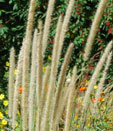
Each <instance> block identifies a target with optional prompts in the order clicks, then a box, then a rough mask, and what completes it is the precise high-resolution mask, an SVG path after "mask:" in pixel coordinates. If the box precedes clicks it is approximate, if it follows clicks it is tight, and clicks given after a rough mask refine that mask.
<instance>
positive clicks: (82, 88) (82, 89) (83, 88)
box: [79, 86, 87, 91]
mask: <svg viewBox="0 0 113 131" xmlns="http://www.w3.org/2000/svg"><path fill="white" fill-rule="evenodd" d="M86 89H87V87H85V86H84V87H81V88H79V90H80V91H85V90H86Z"/></svg>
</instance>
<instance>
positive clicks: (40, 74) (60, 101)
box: [9, 0, 113, 131]
mask: <svg viewBox="0 0 113 131" xmlns="http://www.w3.org/2000/svg"><path fill="white" fill-rule="evenodd" d="M74 2H75V1H74V0H70V1H69V5H68V8H67V11H66V14H65V17H64V19H63V17H62V15H60V16H59V19H58V22H57V27H56V34H55V37H54V47H53V53H52V59H51V64H49V65H48V66H47V68H46V70H45V71H44V70H43V67H44V64H43V63H44V51H45V49H46V45H47V40H48V33H49V26H50V21H51V14H52V11H53V8H54V1H53V0H50V1H49V5H48V10H47V17H46V19H45V24H44V26H43V22H42V21H41V20H40V21H39V23H38V27H37V28H36V29H35V31H34V35H32V32H33V23H34V14H35V13H34V11H35V0H31V3H30V8H29V15H28V22H27V28H26V35H25V37H24V39H23V43H22V47H21V50H20V54H19V57H18V64H17V74H16V78H15V84H13V83H14V76H13V73H11V72H13V71H14V65H15V62H14V49H12V50H11V57H10V61H11V64H10V76H9V104H10V105H9V117H10V120H11V121H10V127H11V130H13V131H14V130H16V129H17V128H18V129H20V130H22V131H28V130H29V131H57V130H59V129H61V128H63V129H64V130H65V131H69V130H82V129H85V128H86V125H87V123H88V122H89V119H88V118H89V116H90V117H92V118H94V116H96V115H97V114H100V115H99V116H98V119H104V118H101V115H103V114H104V113H105V112H104V111H101V109H102V107H103V106H104V107H109V108H110V109H111V103H112V101H111V99H112V96H113V93H112V92H111V93H110V90H109V88H110V89H111V88H112V87H113V86H112V85H109V86H108V87H107V88H105V86H104V81H105V77H106V73H107V70H108V68H109V65H110V61H111V58H112V52H111V49H112V44H113V41H110V42H109V43H108V46H107V47H106V49H105V51H104V52H103V55H102V57H101V58H100V60H99V61H98V64H97V66H96V67H95V71H94V73H93V75H92V77H91V79H90V80H89V83H87V84H86V83H85V81H84V83H83V78H84V77H85V76H84V71H85V70H86V69H85V70H83V69H84V68H86V63H87V64H88V62H87V60H88V59H89V58H90V53H91V48H92V45H93V41H94V38H95V36H96V30H97V29H98V26H99V23H100V20H101V18H102V14H103V11H104V8H105V5H106V3H107V0H101V2H100V4H99V7H98V9H97V13H96V15H95V18H94V22H93V24H92V27H91V31H90V34H89V37H88V41H87V45H86V48H85V54H84V58H83V60H84V63H85V64H83V69H81V74H80V73H79V74H78V69H77V66H76V65H75V66H74V68H73V71H72V73H70V74H69V73H68V72H67V70H68V65H69V62H70V57H71V54H72V51H73V48H74V44H73V43H69V47H68V49H67V52H66V54H65V58H64V62H63V64H62V67H61V70H60V73H59V74H58V64H59V59H60V55H61V52H62V47H63V42H64V37H65V33H66V29H67V26H68V23H69V20H70V17H71V12H72V10H73V5H74ZM98 18H99V19H98ZM43 27H44V28H43ZM32 39H33V40H32ZM31 44H32V45H31ZM30 47H32V50H30ZM30 51H31V58H30ZM109 52H110V53H109ZM104 66H105V67H104ZM103 67H104V68H105V69H104V71H103V77H102V78H101V79H100V80H99V78H98V75H99V73H100V72H101V70H102V69H103ZM67 74H69V76H70V77H69V78H68V79H66V75H67ZM57 76H58V79H57ZM99 81H100V83H99V85H98V86H97V87H98V90H97V92H96V91H95V90H93V89H94V87H95V85H96V84H97V82H99ZM80 83H83V84H82V85H81V84H80ZM81 86H84V87H81ZM20 87H21V88H20ZM13 88H14V89H13ZM106 89H108V90H106ZM12 90H14V93H13V91H12ZM85 90H86V93H85V94H84V93H79V91H85ZM101 92H104V94H105V96H106V97H105V100H104V101H103V98H101V99H100V97H101ZM19 93H20V95H19ZM95 94H96V95H95ZM93 97H94V98H95V97H96V98H95V101H96V102H95V101H94V100H93V102H94V103H95V104H93V103H92V101H91V99H93ZM79 99H81V100H79ZM108 99H109V100H110V102H109V103H106V101H107V100H108ZM98 100H99V102H100V101H101V104H100V103H99V102H98ZM98 106H99V108H100V109H99V110H98ZM18 109H19V116H18V114H17V112H18ZM94 109H95V110H97V111H95V112H94ZM11 110H12V112H13V113H11ZM107 110H108V109H107ZM99 111H101V113H100V112H99ZM73 115H75V116H76V115H77V117H78V119H76V120H75V117H73ZM61 120H62V121H61ZM74 120H75V121H74ZM72 121H74V125H73V123H72ZM17 122H18V123H19V126H18V127H16V123H17ZM91 122H92V123H91ZM96 122H97V121H96V120H95V119H92V121H90V125H91V124H92V128H95V126H98V125H96V124H97V123H96ZM95 123H96V124H95ZM111 124H112V123H111ZM61 125H62V126H61ZM77 125H79V126H80V128H79V126H77Z"/></svg>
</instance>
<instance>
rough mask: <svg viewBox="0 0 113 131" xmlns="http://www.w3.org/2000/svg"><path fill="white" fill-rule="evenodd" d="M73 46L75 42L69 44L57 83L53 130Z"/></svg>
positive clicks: (52, 120) (52, 117)
mask: <svg viewBox="0 0 113 131" xmlns="http://www.w3.org/2000/svg"><path fill="white" fill-rule="evenodd" d="M73 46H74V45H73V43H71V44H70V45H69V47H68V50H67V53H66V55H65V58H64V62H63V65H62V67H61V72H60V76H59V79H58V85H57V88H56V94H55V100H54V103H53V111H52V115H51V123H50V128H51V130H53V127H52V125H53V122H54V118H55V116H56V109H57V108H58V103H59V96H60V95H61V90H62V87H63V84H64V81H65V77H66V71H67V67H68V64H69V61H70V56H71V53H72V49H73Z"/></svg>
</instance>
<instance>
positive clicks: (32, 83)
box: [28, 29, 37, 131]
mask: <svg viewBox="0 0 113 131" xmlns="http://www.w3.org/2000/svg"><path fill="white" fill-rule="evenodd" d="M36 47H37V29H35V32H34V38H33V47H32V64H31V79H30V91H29V119H28V120H29V131H32V126H33V107H34V106H33V100H34V99H33V98H34V91H35V80H36V79H35V78H36V51H37V50H36Z"/></svg>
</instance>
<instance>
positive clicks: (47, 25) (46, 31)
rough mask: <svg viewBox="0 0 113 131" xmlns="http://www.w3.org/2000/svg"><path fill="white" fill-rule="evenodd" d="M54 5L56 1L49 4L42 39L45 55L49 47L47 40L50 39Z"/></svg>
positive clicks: (53, 0) (52, 0)
mask: <svg viewBox="0 0 113 131" xmlns="http://www.w3.org/2000/svg"><path fill="white" fill-rule="evenodd" d="M54 3H55V0H49V3H48V8H47V15H46V19H45V24H44V31H43V38H42V45H43V53H44V52H45V50H46V46H47V39H48V34H49V28H50V22H51V15H52V12H53V9H54Z"/></svg>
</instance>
